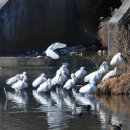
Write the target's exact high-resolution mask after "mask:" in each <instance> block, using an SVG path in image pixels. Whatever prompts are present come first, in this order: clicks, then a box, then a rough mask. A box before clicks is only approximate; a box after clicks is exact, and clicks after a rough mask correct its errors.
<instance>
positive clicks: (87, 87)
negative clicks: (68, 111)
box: [79, 82, 97, 94]
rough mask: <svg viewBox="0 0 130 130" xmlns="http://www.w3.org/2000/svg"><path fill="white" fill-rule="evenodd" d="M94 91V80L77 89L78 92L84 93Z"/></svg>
mask: <svg viewBox="0 0 130 130" xmlns="http://www.w3.org/2000/svg"><path fill="white" fill-rule="evenodd" d="M96 91H97V86H96V84H95V82H93V83H89V84H87V85H85V86H83V87H81V88H80V89H79V92H80V93H86V94H92V93H95V92H96Z"/></svg>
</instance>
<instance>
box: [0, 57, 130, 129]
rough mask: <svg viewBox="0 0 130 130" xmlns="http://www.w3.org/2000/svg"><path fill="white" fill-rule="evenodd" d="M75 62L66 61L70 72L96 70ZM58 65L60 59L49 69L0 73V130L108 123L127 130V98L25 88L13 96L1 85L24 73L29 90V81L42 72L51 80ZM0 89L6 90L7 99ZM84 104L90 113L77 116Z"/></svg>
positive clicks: (91, 126)
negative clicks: (82, 69)
mask: <svg viewBox="0 0 130 130" xmlns="http://www.w3.org/2000/svg"><path fill="white" fill-rule="evenodd" d="M76 59H77V57H73V58H72V59H70V60H68V62H69V63H70V67H69V69H70V71H71V72H75V71H76V70H77V69H78V68H79V67H80V66H86V68H87V70H88V71H92V70H95V69H96V67H95V66H94V65H93V64H92V63H88V61H86V60H85V59H84V58H83V59H82V58H79V59H78V60H76ZM66 61H67V59H66ZM62 62H63V59H61V60H60V61H57V62H56V61H54V62H53V61H50V62H49V66H52V67H54V68H52V69H50V68H46V69H31V68H30V69H2V70H0V71H1V72H0V77H1V82H0V83H1V84H0V87H1V89H0V130H19V129H22V130H41V129H44V130H79V129H81V130H107V129H108V125H109V123H110V122H111V123H112V124H119V123H122V124H123V127H124V130H130V124H129V122H130V109H129V108H130V102H129V100H130V97H129V96H87V95H83V94H79V93H76V92H70V93H68V92H66V91H63V90H62V89H54V90H52V91H51V92H50V93H48V94H43V93H42V94H38V93H37V92H36V90H34V89H28V90H24V91H22V92H21V93H19V94H16V93H15V92H14V91H12V90H10V89H9V87H8V86H6V85H5V81H6V79H7V78H9V77H10V76H13V75H15V74H17V73H21V72H23V71H27V73H28V75H29V88H32V86H31V82H32V80H33V79H35V78H36V77H37V76H39V75H40V74H41V73H42V72H45V73H46V74H47V75H48V76H49V77H53V76H54V74H55V71H56V69H57V68H59V67H60V66H61V63H62ZM89 66H90V67H89ZM3 87H6V92H7V98H6V97H5V93H4V90H3ZM88 104H89V105H91V107H92V108H91V110H90V111H84V112H83V115H82V116H79V114H77V113H78V110H79V109H81V108H83V106H84V105H88Z"/></svg>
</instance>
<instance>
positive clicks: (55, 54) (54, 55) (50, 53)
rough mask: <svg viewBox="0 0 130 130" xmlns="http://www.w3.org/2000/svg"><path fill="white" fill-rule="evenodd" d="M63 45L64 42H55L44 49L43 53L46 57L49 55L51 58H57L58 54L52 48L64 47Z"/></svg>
mask: <svg viewBox="0 0 130 130" xmlns="http://www.w3.org/2000/svg"><path fill="white" fill-rule="evenodd" d="M64 47H66V44H63V43H59V42H56V43H54V44H52V45H50V46H49V47H48V48H47V50H46V51H45V53H46V55H47V56H48V57H51V58H52V59H59V55H58V54H57V53H55V52H54V50H56V49H59V48H64Z"/></svg>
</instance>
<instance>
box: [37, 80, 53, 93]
mask: <svg viewBox="0 0 130 130" xmlns="http://www.w3.org/2000/svg"><path fill="white" fill-rule="evenodd" d="M51 88H52V84H51V79H50V78H48V80H47V81H45V82H44V83H42V84H41V85H40V86H39V87H38V88H37V92H38V93H39V92H48V91H50V89H51Z"/></svg>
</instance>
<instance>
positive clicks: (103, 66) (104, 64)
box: [99, 61, 109, 73]
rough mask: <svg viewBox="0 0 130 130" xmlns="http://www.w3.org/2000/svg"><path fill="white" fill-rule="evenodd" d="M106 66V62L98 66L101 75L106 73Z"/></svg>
mask: <svg viewBox="0 0 130 130" xmlns="http://www.w3.org/2000/svg"><path fill="white" fill-rule="evenodd" d="M108 68H109V66H108V64H107V62H106V61H103V63H102V64H101V65H100V67H99V69H100V71H102V73H106V72H107V71H108Z"/></svg>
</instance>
